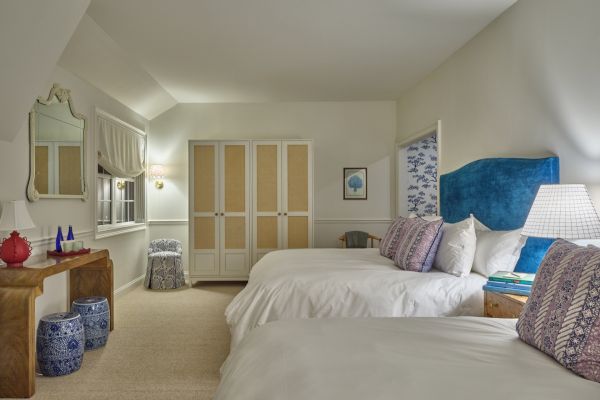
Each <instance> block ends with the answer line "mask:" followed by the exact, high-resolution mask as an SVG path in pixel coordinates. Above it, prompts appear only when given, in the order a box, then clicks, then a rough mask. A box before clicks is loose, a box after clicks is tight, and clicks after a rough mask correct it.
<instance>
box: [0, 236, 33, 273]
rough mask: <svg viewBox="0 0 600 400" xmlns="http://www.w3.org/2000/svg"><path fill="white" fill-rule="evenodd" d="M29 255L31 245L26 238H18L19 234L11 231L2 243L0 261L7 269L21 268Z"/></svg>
mask: <svg viewBox="0 0 600 400" xmlns="http://www.w3.org/2000/svg"><path fill="white" fill-rule="evenodd" d="M30 255H31V243H29V241H28V240H27V238H26V237H21V236H19V232H17V231H12V233H11V234H10V236H9V237H7V238H6V239H4V240H3V241H2V246H1V247H0V259H2V261H4V262H5V263H6V266H7V267H8V268H20V267H23V262H24V261H25V260H27V259H28V258H29V256H30Z"/></svg>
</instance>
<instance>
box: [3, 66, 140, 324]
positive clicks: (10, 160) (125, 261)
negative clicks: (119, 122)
mask: <svg viewBox="0 0 600 400" xmlns="http://www.w3.org/2000/svg"><path fill="white" fill-rule="evenodd" d="M54 82H57V83H60V84H61V86H63V87H65V88H68V89H71V94H72V96H73V100H74V102H75V108H76V111H77V112H79V113H82V114H84V115H85V116H86V117H87V118H88V123H90V125H89V128H90V129H88V134H89V136H88V139H89V140H88V141H87V144H86V157H87V164H86V168H87V174H86V175H87V176H86V179H87V183H88V187H91V188H93V185H94V184H95V182H94V180H93V177H94V168H95V165H96V163H95V160H96V157H95V155H94V151H93V112H94V107H96V106H98V107H100V108H102V109H103V110H105V111H107V112H110V113H111V114H113V115H115V116H117V117H119V118H121V119H123V120H125V121H127V122H129V123H131V124H133V125H135V126H137V127H139V128H141V129H145V128H146V125H147V121H146V120H145V119H144V118H142V117H140V116H139V115H137V114H135V113H134V112H133V111H131V110H129V109H128V108H126V107H125V106H123V105H122V104H120V103H118V102H117V101H115V100H113V99H112V98H110V97H108V96H107V95H105V94H104V93H102V92H100V91H99V90H97V89H96V88H94V87H92V86H90V85H89V84H87V83H85V82H83V81H81V80H80V79H78V78H77V77H75V76H74V75H72V74H71V73H69V72H67V71H65V70H63V69H61V68H56V69H55V71H54V73H53V74H52V78H51V80H50V81H48V83H47V84H46V85H45V87H43V88H41V89H40V90H39V93H38V95H39V96H44V97H45V96H48V93H49V92H50V88H51V86H52V83H54ZM34 100H35V99H34V98H32V99H31V104H32V105H33V102H34ZM22 119H23V124H22V125H23V127H22V128H21V130H20V131H19V133H18V134H17V136H16V137H15V139H14V140H13V141H12V142H0V183H1V185H2V186H1V187H2V190H1V191H0V201H6V200H17V199H25V188H26V186H27V180H28V178H29V131H28V123H27V121H28V115H27V114H24V115H23V116H22ZM1 126H2V125H1V121H0V129H1ZM91 193H93V192H91ZM28 209H29V212H30V214H31V217H32V219H33V221H34V223H35V224H36V228H35V229H32V230H28V231H24V232H23V233H24V234H25V235H26V236H27V237H28V238H29V240H31V241H32V242H33V244H34V253H42V252H45V251H46V250H47V249H50V248H51V247H52V245H53V243H54V241H53V237H54V236H55V235H56V229H57V226H58V225H62V226H63V228H65V227H66V225H69V224H71V225H73V229H74V231H75V236H76V238H77V237H79V238H81V239H83V240H84V241H85V245H86V246H88V247H89V246H91V247H94V248H108V249H109V251H110V255H111V258H112V260H113V262H114V265H115V268H114V274H115V277H114V279H115V282H114V284H115V288H119V287H121V286H123V285H125V284H126V283H128V282H130V281H132V280H134V279H136V278H138V277H139V276H141V275H142V274H143V273H144V268H145V261H146V259H145V251H146V250H145V249H146V247H147V237H148V234H147V232H146V231H140V232H135V233H130V234H125V235H120V236H117V237H113V238H108V239H103V240H98V241H95V240H93V234H92V232H93V229H94V224H95V222H94V217H93V215H94V201H93V199H92V198H90V199H89V200H88V201H85V202H83V201H81V200H54V199H42V200H39V201H37V202H35V203H28ZM2 236H6V232H2ZM66 281H67V279H66V274H64V273H63V274H60V275H55V276H52V277H50V278H48V279H46V281H45V284H44V294H43V295H42V296H40V297H38V298H37V300H36V314H37V315H36V317H37V319H39V318H40V317H41V316H42V315H45V314H48V313H51V312H58V311H62V310H65V309H66V308H67V296H66Z"/></svg>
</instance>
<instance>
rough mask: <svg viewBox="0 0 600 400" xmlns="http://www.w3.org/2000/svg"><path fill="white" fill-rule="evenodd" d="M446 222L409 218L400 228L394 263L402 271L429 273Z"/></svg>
mask: <svg viewBox="0 0 600 400" xmlns="http://www.w3.org/2000/svg"><path fill="white" fill-rule="evenodd" d="M443 223H444V221H443V220H441V219H440V220H438V221H432V222H429V221H425V220H424V219H421V218H409V219H407V220H406V221H405V222H404V224H402V227H401V228H400V232H399V237H398V248H397V250H396V255H395V256H394V263H395V264H396V265H397V266H398V267H399V268H401V269H404V270H407V271H415V272H427V271H429V270H430V269H431V266H432V264H433V259H434V258H435V253H436V251H437V247H438V245H439V243H440V239H441V237H442V229H441V228H442V225H443Z"/></svg>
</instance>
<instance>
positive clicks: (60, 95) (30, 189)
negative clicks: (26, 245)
mask: <svg viewBox="0 0 600 400" xmlns="http://www.w3.org/2000/svg"><path fill="white" fill-rule="evenodd" d="M56 102H59V103H67V104H68V105H69V110H70V111H71V115H73V117H74V118H76V119H79V120H82V121H83V138H82V146H83V160H82V167H81V194H80V195H79V194H78V195H69V194H40V193H39V192H38V191H37V189H36V188H35V144H36V130H37V126H36V115H37V112H36V110H35V105H34V107H33V108H32V109H31V112H30V113H29V182H28V183H27V198H28V199H29V201H37V200H39V199H81V200H82V201H85V200H87V198H88V189H87V182H86V179H85V177H86V162H87V160H86V157H85V154H86V142H87V140H86V139H87V129H88V124H87V119H86V118H85V116H84V115H83V114H79V113H78V112H76V111H75V107H74V106H73V99H72V98H71V91H70V90H69V89H65V88H62V87H60V85H59V84H58V83H55V84H54V85H52V89H50V94H49V95H48V98H47V99H44V98H43V97H38V99H37V100H36V103H39V104H43V105H50V104H53V103H56Z"/></svg>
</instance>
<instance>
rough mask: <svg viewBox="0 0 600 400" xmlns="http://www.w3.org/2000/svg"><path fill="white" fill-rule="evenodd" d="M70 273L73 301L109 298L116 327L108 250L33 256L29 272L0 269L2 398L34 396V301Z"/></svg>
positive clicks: (20, 269)
mask: <svg viewBox="0 0 600 400" xmlns="http://www.w3.org/2000/svg"><path fill="white" fill-rule="evenodd" d="M65 271H69V280H68V289H67V290H68V299H69V304H71V302H72V301H73V300H74V299H77V298H80V297H86V296H104V297H106V298H107V299H108V303H109V304H110V330H113V328H114V322H113V321H114V315H115V313H114V302H113V264H112V261H111V260H110V258H109V254H108V250H92V251H91V253H89V254H84V255H80V256H75V257H47V256H45V255H43V256H42V255H40V256H33V257H31V258H30V259H29V260H27V262H26V263H25V267H24V268H6V267H5V266H2V267H0V397H13V398H14V397H31V396H33V394H34V393H35V298H36V297H37V296H39V295H41V294H42V292H43V290H44V279H45V278H46V277H48V276H51V275H55V274H59V273H61V272H65Z"/></svg>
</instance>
